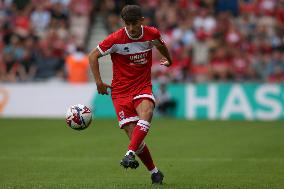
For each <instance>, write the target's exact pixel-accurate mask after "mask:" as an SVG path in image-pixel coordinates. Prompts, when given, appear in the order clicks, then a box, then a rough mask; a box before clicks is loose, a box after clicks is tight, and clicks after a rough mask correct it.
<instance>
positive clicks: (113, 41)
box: [97, 26, 163, 97]
mask: <svg viewBox="0 0 284 189" xmlns="http://www.w3.org/2000/svg"><path fill="white" fill-rule="evenodd" d="M141 28H142V34H141V36H140V37H138V38H132V37H131V36H130V35H129V34H128V32H127V30H126V28H121V29H119V30H118V31H116V32H114V33H112V34H110V35H109V36H108V37H107V38H106V39H105V40H104V41H102V42H101V43H100V44H99V45H98V46H97V48H98V50H99V51H100V53H101V54H102V55H103V56H104V55H107V54H110V56H111V60H112V62H113V80H112V84H111V86H112V96H113V97H122V96H129V95H135V94H137V93H139V91H140V90H142V89H143V88H144V87H146V86H151V66H152V48H153V44H152V41H153V40H159V41H161V42H162V43H163V41H162V40H161V35H160V32H159V31H158V30H157V29H156V28H153V27H148V26H141Z"/></svg>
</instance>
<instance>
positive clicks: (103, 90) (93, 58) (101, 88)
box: [89, 48, 111, 95]
mask: <svg viewBox="0 0 284 189" xmlns="http://www.w3.org/2000/svg"><path fill="white" fill-rule="evenodd" d="M100 57H102V54H101V53H100V51H99V50H98V48H95V49H93V50H92V51H91V52H90V53H89V64H90V67H91V70H92V73H93V76H94V78H95V82H96V85H97V90H98V93H99V94H102V95H105V94H108V92H107V88H111V86H110V85H108V84H106V83H104V82H103V81H102V78H101V73H100V66H99V58H100Z"/></svg>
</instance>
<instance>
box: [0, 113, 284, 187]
mask: <svg viewBox="0 0 284 189" xmlns="http://www.w3.org/2000/svg"><path fill="white" fill-rule="evenodd" d="M146 142H147V143H148V145H149V148H150V150H151V151H152V155H153V158H154V160H155V162H156V165H157V166H158V167H159V168H160V169H161V170H162V171H163V172H164V174H165V181H164V182H165V184H164V185H163V186H159V187H152V186H151V184H150V174H149V173H148V172H147V171H146V169H145V168H144V166H141V167H139V168H138V169H137V170H124V169H122V168H121V167H120V166H119V162H120V159H121V158H122V156H123V155H124V153H125V151H126V148H127V145H128V140H127V137H126V135H125V134H124V132H123V131H121V130H120V129H118V126H117V122H116V120H94V121H93V123H92V126H90V128H88V129H86V130H84V131H75V130H72V129H70V128H68V127H67V126H66V124H65V122H64V120H54V119H3V118H0V188H26V189H32V188H34V189H40V188H52V189H54V188H64V189H67V188H107V189H111V188H123V189H125V188H131V189H132V188H135V189H137V188H143V189H145V188H165V189H166V188H171V189H179V188H182V189H183V188H192V189H211V188H212V189H213V188H214V189H216V188H218V189H233V188H234V189H235V188H236V189H281V188H284V122H238V121H226V122H221V121H186V120H173V119H160V120H154V121H153V123H152V128H151V131H150V133H149V136H148V137H147V140H146Z"/></svg>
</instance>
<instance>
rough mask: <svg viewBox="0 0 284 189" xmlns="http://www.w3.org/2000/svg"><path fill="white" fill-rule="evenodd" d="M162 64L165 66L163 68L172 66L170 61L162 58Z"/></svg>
mask: <svg viewBox="0 0 284 189" xmlns="http://www.w3.org/2000/svg"><path fill="white" fill-rule="evenodd" d="M160 64H161V65H163V66H166V67H170V66H171V65H172V62H171V61H169V60H168V59H166V58H162V59H161V60H160Z"/></svg>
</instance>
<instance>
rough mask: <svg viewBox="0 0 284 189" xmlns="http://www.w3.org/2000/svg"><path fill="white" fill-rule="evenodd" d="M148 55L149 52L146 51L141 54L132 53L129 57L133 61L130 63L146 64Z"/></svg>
mask: <svg viewBox="0 0 284 189" xmlns="http://www.w3.org/2000/svg"><path fill="white" fill-rule="evenodd" d="M147 57H148V52H144V53H141V54H135V55H130V56H129V59H130V61H131V63H130V64H146V63H147V62H148V61H147Z"/></svg>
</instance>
